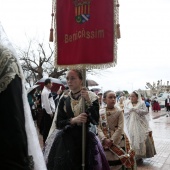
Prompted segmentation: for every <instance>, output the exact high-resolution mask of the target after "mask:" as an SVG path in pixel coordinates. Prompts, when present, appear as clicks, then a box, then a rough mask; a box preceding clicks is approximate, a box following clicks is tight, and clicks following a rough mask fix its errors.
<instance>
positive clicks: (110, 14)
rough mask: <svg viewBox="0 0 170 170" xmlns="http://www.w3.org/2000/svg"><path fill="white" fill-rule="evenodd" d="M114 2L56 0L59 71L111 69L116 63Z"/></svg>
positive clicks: (56, 46) (56, 45)
mask: <svg viewBox="0 0 170 170" xmlns="http://www.w3.org/2000/svg"><path fill="white" fill-rule="evenodd" d="M114 4H115V3H114V0H56V2H55V7H54V10H55V56H56V60H55V62H56V63H55V64H56V65H57V67H62V68H63V67H65V68H69V67H74V68H75V67H78V68H101V67H111V66H113V65H114V63H115V61H116V50H117V49H116V39H115V31H114V28H116V26H115V25H114V24H115V23H116V21H114V18H115V19H116V12H115V11H114V10H115V8H116V7H115V5H114Z"/></svg>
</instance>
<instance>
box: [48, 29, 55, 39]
mask: <svg viewBox="0 0 170 170" xmlns="http://www.w3.org/2000/svg"><path fill="white" fill-rule="evenodd" d="M53 30H54V29H53V28H51V29H50V38H49V41H50V42H53Z"/></svg>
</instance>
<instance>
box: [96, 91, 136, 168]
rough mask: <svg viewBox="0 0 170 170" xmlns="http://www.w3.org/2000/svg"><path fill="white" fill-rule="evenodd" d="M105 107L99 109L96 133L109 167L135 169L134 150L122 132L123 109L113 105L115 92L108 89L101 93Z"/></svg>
mask: <svg viewBox="0 0 170 170" xmlns="http://www.w3.org/2000/svg"><path fill="white" fill-rule="evenodd" d="M103 99H104V102H105V103H106V104H107V106H106V107H105V108H102V109H100V123H99V126H98V135H99V138H100V140H101V142H102V145H103V147H104V149H105V154H106V158H107V160H108V162H109V164H110V168H111V169H114V170H116V169H135V159H134V155H135V153H134V151H133V150H132V149H131V146H130V143H129V140H128V138H127V136H126V135H125V133H124V130H123V129H124V116H123V111H122V110H121V109H120V108H119V107H117V106H116V105H115V103H116V94H115V93H114V92H113V91H111V90H109V91H106V92H105V93H104V95H103Z"/></svg>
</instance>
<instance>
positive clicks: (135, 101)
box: [130, 93, 138, 103]
mask: <svg viewBox="0 0 170 170" xmlns="http://www.w3.org/2000/svg"><path fill="white" fill-rule="evenodd" d="M130 100H131V102H132V103H137V101H138V97H137V96H136V94H134V93H132V94H131V95H130Z"/></svg>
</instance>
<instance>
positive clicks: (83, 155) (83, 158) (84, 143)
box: [82, 69, 86, 170]
mask: <svg viewBox="0 0 170 170" xmlns="http://www.w3.org/2000/svg"><path fill="white" fill-rule="evenodd" d="M82 71H83V87H86V69H83V70H82ZM82 112H83V113H85V99H84V98H83V100H82ZM85 162H86V123H83V124H82V170H85Z"/></svg>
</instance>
